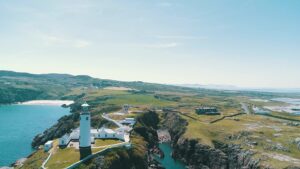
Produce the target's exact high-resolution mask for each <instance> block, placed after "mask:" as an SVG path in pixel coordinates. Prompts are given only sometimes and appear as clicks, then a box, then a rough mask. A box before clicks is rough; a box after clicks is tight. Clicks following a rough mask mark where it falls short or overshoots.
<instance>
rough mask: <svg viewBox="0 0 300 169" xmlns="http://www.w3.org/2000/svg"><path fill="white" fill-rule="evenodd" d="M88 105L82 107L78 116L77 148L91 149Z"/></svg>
mask: <svg viewBox="0 0 300 169" xmlns="http://www.w3.org/2000/svg"><path fill="white" fill-rule="evenodd" d="M88 107H89V105H88V104H87V103H84V104H83V105H82V108H83V112H82V113H81V114H80V137H79V147H83V148H85V147H91V132H90V131H91V115H90V112H89V111H88Z"/></svg>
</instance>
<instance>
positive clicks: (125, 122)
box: [120, 118, 136, 126]
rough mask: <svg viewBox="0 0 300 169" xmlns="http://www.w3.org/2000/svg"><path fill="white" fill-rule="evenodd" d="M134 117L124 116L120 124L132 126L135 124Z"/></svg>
mask: <svg viewBox="0 0 300 169" xmlns="http://www.w3.org/2000/svg"><path fill="white" fill-rule="evenodd" d="M135 122H136V121H135V119H134V118H125V119H124V120H122V121H120V123H121V124H123V125H127V126H133V125H134V124H135Z"/></svg>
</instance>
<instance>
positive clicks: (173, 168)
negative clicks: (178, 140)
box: [156, 143, 185, 169]
mask: <svg viewBox="0 0 300 169" xmlns="http://www.w3.org/2000/svg"><path fill="white" fill-rule="evenodd" d="M159 148H160V149H161V150H162V151H163V152H164V154H165V157H164V158H162V159H160V158H156V160H157V161H158V162H159V163H160V164H161V165H162V166H163V167H165V168H166V169H185V165H184V164H183V163H182V162H180V161H176V160H174V159H173V158H172V157H171V153H172V151H173V150H172V147H171V145H170V143H160V144H159Z"/></svg>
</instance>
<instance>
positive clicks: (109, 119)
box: [102, 114, 123, 127]
mask: <svg viewBox="0 0 300 169" xmlns="http://www.w3.org/2000/svg"><path fill="white" fill-rule="evenodd" d="M102 117H103V118H104V119H106V120H108V121H111V122H113V123H115V124H116V125H117V126H118V127H123V125H122V124H121V123H119V122H118V121H116V120H113V119H111V118H109V117H108V116H107V114H103V115H102Z"/></svg>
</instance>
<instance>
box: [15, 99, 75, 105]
mask: <svg viewBox="0 0 300 169" xmlns="http://www.w3.org/2000/svg"><path fill="white" fill-rule="evenodd" d="M72 103H74V101H72V100H31V101H27V102H22V103H19V104H22V105H48V106H51V105H53V106H61V105H64V104H65V105H67V106H68V105H70V104H72Z"/></svg>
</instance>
